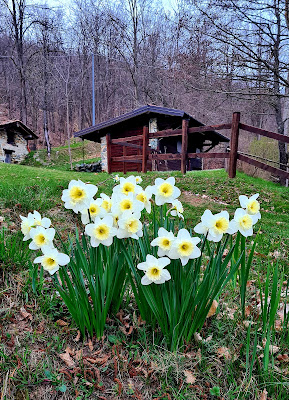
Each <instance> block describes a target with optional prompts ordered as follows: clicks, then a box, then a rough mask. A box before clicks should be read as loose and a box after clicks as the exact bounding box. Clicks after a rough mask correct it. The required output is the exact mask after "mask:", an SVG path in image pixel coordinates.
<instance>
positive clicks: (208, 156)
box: [188, 153, 230, 158]
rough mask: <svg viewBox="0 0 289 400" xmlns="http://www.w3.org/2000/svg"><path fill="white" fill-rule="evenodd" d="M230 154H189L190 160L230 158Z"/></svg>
mask: <svg viewBox="0 0 289 400" xmlns="http://www.w3.org/2000/svg"><path fill="white" fill-rule="evenodd" d="M229 157H230V153H188V158H229Z"/></svg>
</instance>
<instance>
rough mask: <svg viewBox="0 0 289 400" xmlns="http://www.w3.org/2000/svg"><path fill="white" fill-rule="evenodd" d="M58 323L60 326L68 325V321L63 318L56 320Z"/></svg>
mask: <svg viewBox="0 0 289 400" xmlns="http://www.w3.org/2000/svg"><path fill="white" fill-rule="evenodd" d="M56 324H57V325H58V326H68V323H67V322H65V321H63V320H62V319H58V320H57V321H56Z"/></svg>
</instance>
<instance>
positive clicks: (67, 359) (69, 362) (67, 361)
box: [59, 353, 75, 368]
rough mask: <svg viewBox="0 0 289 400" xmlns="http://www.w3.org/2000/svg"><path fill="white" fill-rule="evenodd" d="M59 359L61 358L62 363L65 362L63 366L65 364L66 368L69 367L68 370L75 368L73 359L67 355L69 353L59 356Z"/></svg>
mask: <svg viewBox="0 0 289 400" xmlns="http://www.w3.org/2000/svg"><path fill="white" fill-rule="evenodd" d="M59 357H60V358H61V360H62V361H64V362H65V364H66V365H67V366H68V367H70V368H72V367H75V362H74V361H73V359H72V358H71V357H70V354H69V353H62V354H59Z"/></svg>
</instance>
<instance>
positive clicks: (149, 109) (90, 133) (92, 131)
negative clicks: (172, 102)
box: [74, 104, 229, 142]
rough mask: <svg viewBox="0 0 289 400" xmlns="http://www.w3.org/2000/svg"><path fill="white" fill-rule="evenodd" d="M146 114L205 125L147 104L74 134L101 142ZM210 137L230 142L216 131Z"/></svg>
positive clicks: (176, 110)
mask: <svg viewBox="0 0 289 400" xmlns="http://www.w3.org/2000/svg"><path fill="white" fill-rule="evenodd" d="M144 114H154V115H165V116H171V117H179V118H185V119H189V120H190V121H191V124H192V125H193V126H204V124H203V123H202V122H200V121H198V120H196V119H195V118H194V117H192V116H191V115H189V114H188V113H186V112H185V111H182V110H178V109H175V108H167V107H160V106H154V105H150V104H147V105H145V106H142V107H139V108H137V109H135V110H132V111H130V112H127V113H125V114H122V115H119V116H118V117H114V118H111V119H109V120H107V121H104V122H100V123H98V124H96V125H93V126H90V127H88V128H85V129H82V130H81V131H78V132H76V133H74V136H75V137H80V138H82V139H86V138H89V139H90V140H93V139H95V141H98V140H100V137H101V136H103V134H104V131H105V130H107V129H108V128H110V127H115V126H116V125H118V124H121V123H123V122H126V121H128V120H132V119H134V118H137V117H139V116H141V115H144ZM209 132H210V136H211V137H212V136H213V137H214V138H215V140H216V141H217V142H229V139H228V138H227V137H226V136H224V135H222V134H221V133H219V132H216V131H209Z"/></svg>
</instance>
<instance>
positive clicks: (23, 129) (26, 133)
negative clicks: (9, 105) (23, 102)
mask: <svg viewBox="0 0 289 400" xmlns="http://www.w3.org/2000/svg"><path fill="white" fill-rule="evenodd" d="M7 128H8V129H15V130H17V131H18V132H19V133H20V134H22V135H23V137H24V138H25V139H26V140H31V139H38V136H37V135H36V134H35V133H34V132H33V131H32V130H31V129H30V128H28V126H26V125H24V124H23V122H21V121H19V120H8V119H2V118H1V119H0V130H1V129H7Z"/></svg>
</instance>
